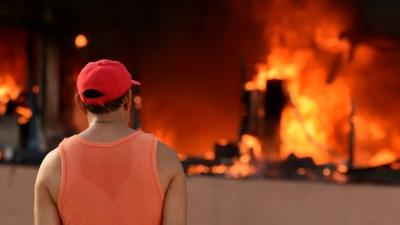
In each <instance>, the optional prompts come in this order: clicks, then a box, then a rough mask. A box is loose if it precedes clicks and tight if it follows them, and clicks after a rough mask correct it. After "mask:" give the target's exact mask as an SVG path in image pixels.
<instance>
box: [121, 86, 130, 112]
mask: <svg viewBox="0 0 400 225" xmlns="http://www.w3.org/2000/svg"><path fill="white" fill-rule="evenodd" d="M122 104H123V105H124V109H125V110H127V111H130V110H131V104H132V90H129V92H128V94H127V95H126V96H125V97H124V100H123V102H122Z"/></svg>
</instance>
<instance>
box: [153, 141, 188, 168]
mask: <svg viewBox="0 0 400 225" xmlns="http://www.w3.org/2000/svg"><path fill="white" fill-rule="evenodd" d="M157 164H158V165H160V166H161V168H162V169H164V170H168V171H170V172H179V171H180V170H181V169H182V164H181V162H180V160H179V158H178V155H177V154H176V152H175V150H173V149H172V148H171V147H169V146H168V145H166V144H165V143H163V142H161V141H158V145H157Z"/></svg>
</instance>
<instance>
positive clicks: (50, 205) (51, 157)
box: [34, 149, 61, 225]
mask: <svg viewBox="0 0 400 225" xmlns="http://www.w3.org/2000/svg"><path fill="white" fill-rule="evenodd" d="M57 151H58V149H56V150H53V151H51V152H50V153H49V154H47V156H46V157H45V159H44V160H43V162H42V164H41V166H40V168H39V172H38V175H37V177H36V182H35V200H34V201H35V202H34V216H35V225H60V224H61V222H60V216H59V214H58V209H57V203H56V201H55V200H54V196H52V195H51V191H50V189H49V187H50V186H51V187H54V183H55V179H56V177H55V175H57V174H56V173H55V172H56V171H57V170H58V168H59V165H58V164H59V162H57V160H59V156H58V152H57Z"/></svg>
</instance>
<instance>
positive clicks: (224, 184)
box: [188, 177, 400, 225]
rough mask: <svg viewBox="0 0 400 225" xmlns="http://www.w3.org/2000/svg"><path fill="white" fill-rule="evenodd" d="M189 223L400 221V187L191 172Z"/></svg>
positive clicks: (351, 224)
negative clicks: (230, 177)
mask: <svg viewBox="0 0 400 225" xmlns="http://www.w3.org/2000/svg"><path fill="white" fill-rule="evenodd" d="M188 185H189V198H190V200H189V206H190V207H189V221H190V223H189V224H190V225H205V224H207V225H244V224H245V225H253V224H254V225H256V224H257V225H259V224H266V225H394V224H400V187H399V186H397V187H388V186H372V185H335V184H322V183H310V182H294V181H293V182H289V181H265V180H225V179H218V178H214V179H213V178H201V177H195V178H189V182H188Z"/></svg>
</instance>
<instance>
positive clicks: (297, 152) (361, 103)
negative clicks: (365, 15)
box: [188, 0, 400, 181]
mask: <svg viewBox="0 0 400 225" xmlns="http://www.w3.org/2000/svg"><path fill="white" fill-rule="evenodd" d="M329 3H332V4H329ZM334 3H335V2H334V1H321V2H304V1H303V2H302V3H299V2H296V1H288V0H271V1H270V3H269V5H268V9H267V10H266V11H265V10H261V12H260V14H262V16H260V17H261V18H263V19H264V20H265V21H267V22H266V29H265V34H266V43H267V47H268V54H267V55H266V57H265V60H264V62H262V63H259V64H258V65H256V71H257V73H256V74H255V76H254V77H253V79H251V80H250V81H248V82H247V83H246V84H245V85H244V88H245V90H246V91H247V92H254V93H255V94H257V96H258V94H259V93H266V92H268V86H269V85H268V84H269V83H270V82H273V81H279V82H280V83H282V84H283V85H282V89H283V92H285V95H286V96H287V98H288V100H287V102H288V103H287V104H283V105H284V107H283V109H282V111H281V116H279V119H280V122H279V125H278V129H277V132H278V136H279V137H278V139H279V140H278V141H277V143H279V144H278V145H271V144H270V143H269V142H271V140H272V141H273V140H274V137H273V136H271V138H269V139H265V137H264V135H265V131H264V132H257V131H256V132H250V133H251V135H250V134H245V135H243V136H242V137H241V138H240V140H239V142H238V146H239V149H240V156H239V157H236V158H233V160H232V161H233V164H232V165H219V164H218V165H215V166H212V167H211V168H210V167H206V166H204V165H197V166H193V167H191V168H190V170H189V171H188V173H189V174H201V173H213V174H224V175H225V176H228V177H245V176H248V175H254V174H256V173H257V163H255V162H263V161H267V162H268V161H274V160H275V159H274V158H270V156H269V152H271V151H276V152H278V153H279V156H278V157H279V160H280V161H284V160H286V159H288V158H289V157H290V156H292V155H294V156H295V157H298V158H305V157H309V158H311V159H312V160H313V161H314V162H315V163H316V164H317V165H335V171H333V170H332V169H331V168H328V167H326V168H323V169H322V170H321V174H322V175H323V176H327V177H329V176H331V177H334V178H335V179H336V180H338V181H343V180H344V179H343V174H344V173H346V172H347V171H348V163H349V160H350V154H353V153H354V155H355V158H354V159H352V160H353V161H351V163H352V165H351V166H355V167H374V166H380V165H383V164H389V163H393V162H395V161H396V160H397V159H398V158H399V157H398V156H399V154H400V152H397V151H396V149H397V150H398V149H399V148H400V132H399V130H398V127H396V126H394V125H390V124H391V123H390V122H388V121H387V120H385V118H386V116H385V115H384V114H379V110H375V111H378V113H376V112H375V113H372V111H368V110H366V109H367V108H368V107H367V106H368V105H371V104H372V105H373V104H374V103H370V102H372V101H371V99H369V98H370V97H371V96H368V94H367V93H361V95H360V91H359V89H360V88H359V86H360V85H361V83H364V85H365V81H364V80H365V79H366V78H364V77H363V76H362V75H360V74H362V73H368V72H370V71H367V70H369V69H370V68H371V67H374V66H375V65H376V67H377V68H378V63H376V61H377V60H382V61H383V60H386V61H388V58H385V57H383V56H379V55H381V53H380V52H379V50H378V49H376V48H375V47H373V46H370V45H369V43H368V42H366V43H355V42H354V39H353V38H351V37H350V36H349V35H348V34H347V33H348V30H349V29H351V28H352V26H353V24H352V23H353V17H352V16H351V15H349V13H348V12H346V11H345V10H343V8H335V7H334V6H335V4H334ZM399 56H400V55H398V54H397V55H395V56H394V57H399ZM379 57H380V58H379ZM392 67H393V68H395V67H394V66H393V65H392ZM393 68H389V67H388V68H387V69H386V68H385V69H383V70H382V69H381V70H379V68H378V69H376V71H379V73H385V72H387V73H388V74H390V73H393V71H394V69H393ZM366 71H367V72H366ZM370 73H372V72H370ZM376 73H378V72H376ZM363 79H364V80H363ZM368 85H370V86H371V84H368ZM372 85H373V84H372ZM393 100H395V99H393ZM258 101H260V100H258ZM262 101H263V100H262ZM393 104H395V103H394V102H393ZM257 107H258V108H257V110H253V111H257V116H258V117H259V118H261V119H260V120H262V119H263V118H265V117H266V116H268V112H266V111H268V110H266V111H264V110H265V109H266V108H268V107H270V106H269V105H265V106H262V107H264V108H260V106H257ZM247 113H248V112H247ZM260 120H257V121H260ZM264 121H265V119H264ZM257 126H258V125H257ZM267 126H268V125H267ZM274 148H277V149H274ZM351 152H353V153H351ZM393 165H394V164H393ZM297 173H298V174H299V175H306V174H307V170H306V169H305V168H303V167H300V168H298V169H297Z"/></svg>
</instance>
